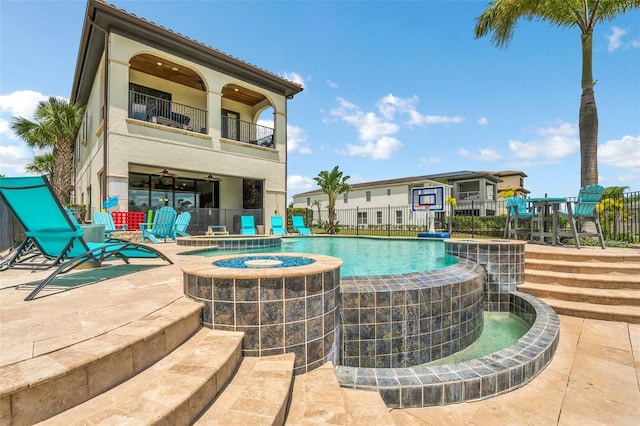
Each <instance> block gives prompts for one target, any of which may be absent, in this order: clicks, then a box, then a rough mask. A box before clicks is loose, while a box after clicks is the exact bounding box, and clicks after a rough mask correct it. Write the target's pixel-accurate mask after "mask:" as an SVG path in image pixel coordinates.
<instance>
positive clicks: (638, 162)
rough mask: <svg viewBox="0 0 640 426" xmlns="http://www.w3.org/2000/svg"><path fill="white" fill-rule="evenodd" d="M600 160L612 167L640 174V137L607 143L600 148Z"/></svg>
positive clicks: (624, 138)
mask: <svg viewBox="0 0 640 426" xmlns="http://www.w3.org/2000/svg"><path fill="white" fill-rule="evenodd" d="M598 159H599V160H600V161H602V164H606V165H608V166H611V167H620V168H623V169H630V170H632V171H633V172H640V135H639V136H624V137H623V138H622V139H617V140H611V141H607V142H605V143H604V144H602V145H600V146H598Z"/></svg>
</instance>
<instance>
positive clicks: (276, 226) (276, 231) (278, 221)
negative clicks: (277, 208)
mask: <svg viewBox="0 0 640 426" xmlns="http://www.w3.org/2000/svg"><path fill="white" fill-rule="evenodd" d="M271 234H272V235H287V231H286V230H285V229H284V224H283V221H282V216H271Z"/></svg>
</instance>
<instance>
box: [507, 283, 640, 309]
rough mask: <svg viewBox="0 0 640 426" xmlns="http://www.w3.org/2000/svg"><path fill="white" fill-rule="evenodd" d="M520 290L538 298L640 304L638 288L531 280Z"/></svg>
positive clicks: (519, 287) (609, 303)
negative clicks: (576, 284) (599, 286)
mask: <svg viewBox="0 0 640 426" xmlns="http://www.w3.org/2000/svg"><path fill="white" fill-rule="evenodd" d="M518 290H519V291H522V292H524V293H527V294H530V295H532V296H536V297H538V298H554V299H561V300H567V301H572V302H584V303H595V304H600V305H617V306H620V305H627V306H640V291H638V290H621V289H601V288H589V287H569V286H562V285H554V284H537V283H529V282H525V283H524V284H522V285H519V286H518Z"/></svg>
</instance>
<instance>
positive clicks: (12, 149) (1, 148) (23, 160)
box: [0, 143, 33, 176]
mask: <svg viewBox="0 0 640 426" xmlns="http://www.w3.org/2000/svg"><path fill="white" fill-rule="evenodd" d="M0 159H1V160H0V166H2V169H1V170H0V173H2V174H4V175H6V176H18V175H24V174H25V173H26V170H25V166H26V165H27V164H28V163H30V162H31V161H32V160H33V152H32V151H31V150H30V149H29V148H28V147H27V146H26V145H24V146H15V145H5V144H4V143H3V144H1V145H0Z"/></svg>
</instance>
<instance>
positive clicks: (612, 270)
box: [525, 258, 640, 275]
mask: <svg viewBox="0 0 640 426" xmlns="http://www.w3.org/2000/svg"><path fill="white" fill-rule="evenodd" d="M525 269H527V270H537V271H550V272H564V273H571V274H597V275H605V274H606V275H609V274H611V275H640V263H616V262H593V261H591V262H590V261H568V260H564V259H563V260H548V259H529V258H527V259H526V260H525Z"/></svg>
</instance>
